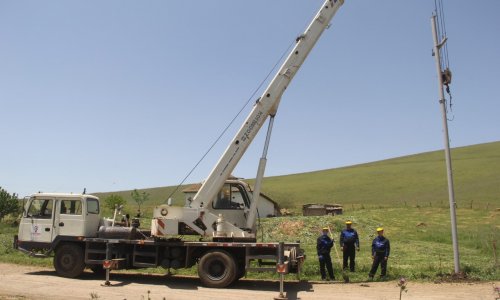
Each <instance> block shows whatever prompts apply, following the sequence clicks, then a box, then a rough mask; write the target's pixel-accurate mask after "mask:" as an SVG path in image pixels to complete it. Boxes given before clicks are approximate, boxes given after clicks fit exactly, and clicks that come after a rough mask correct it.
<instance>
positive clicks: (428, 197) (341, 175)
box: [0, 142, 500, 281]
mask: <svg viewBox="0 0 500 300" xmlns="http://www.w3.org/2000/svg"><path fill="white" fill-rule="evenodd" d="M452 158H453V169H454V180H455V194H456V202H457V207H458V209H457V222H458V237H459V250H460V261H461V269H462V270H463V271H465V272H466V274H467V277H468V278H469V279H478V280H499V279H500V272H499V270H500V267H499V263H498V258H497V256H498V255H499V253H498V250H496V247H500V245H499V244H498V243H499V240H500V221H499V214H500V142H495V143H488V144H481V145H474V146H469V147H463V148H456V149H453V150H452ZM250 182H251V181H250ZM173 189H174V187H165V188H155V189H147V190H144V191H146V192H148V193H150V195H151V200H150V201H149V202H147V203H146V206H145V213H146V215H151V210H152V208H153V207H154V206H155V205H157V204H159V203H163V202H164V200H165V198H166V197H167V196H168V195H169V193H170V191H172V190H173ZM263 192H264V193H265V194H266V195H268V196H270V197H271V198H272V199H273V200H274V201H276V202H278V203H279V204H280V206H281V207H284V208H287V209H289V210H291V211H292V212H294V215H293V216H290V217H279V218H269V219H262V220H261V225H262V226H261V230H260V231H259V239H260V240H264V241H296V240H300V241H301V244H302V246H303V247H304V248H305V249H306V254H307V260H306V263H305V265H304V269H303V273H302V278H303V279H310V280H317V279H319V275H318V262H317V257H316V253H315V241H316V237H317V235H318V234H319V229H320V228H321V227H322V226H323V225H325V224H328V225H330V226H332V228H333V230H334V232H335V233H334V235H335V236H334V237H335V239H336V240H338V235H339V230H340V229H341V228H342V227H343V221H344V220H345V219H347V218H348V219H352V220H353V221H354V222H355V224H354V227H355V228H356V229H357V230H358V232H359V234H360V238H361V251H360V252H359V253H357V272H356V273H354V274H349V277H350V279H351V281H364V280H366V278H367V273H368V270H369V267H370V264H371V258H370V252H369V251H370V249H369V248H370V245H371V240H372V239H373V237H374V236H375V232H374V231H375V228H376V227H378V226H383V227H384V228H385V229H386V236H387V237H388V238H389V239H390V240H391V247H392V254H391V257H390V260H389V267H388V270H389V271H388V273H389V278H390V279H391V278H392V279H395V278H399V277H400V276H405V277H407V278H410V279H418V280H436V279H440V278H443V276H445V277H446V275H447V274H450V273H452V271H453V251H452V247H451V230H450V215H449V209H448V193H447V182H446V169H445V163H444V153H443V151H437V152H429V153H423V154H418V155H412V156H407V157H401V158H395V159H390V160H385V161H380V162H374V163H368V164H362V165H356V166H351V167H345V168H339V169H329V170H323V171H317V172H311V173H304V174H295V175H288V176H279V177H269V178H265V179H264V183H263ZM108 194H109V193H101V194H98V195H99V196H100V197H101V199H102V198H104V197H105V196H106V195H108ZM117 194H121V195H122V196H123V197H124V198H125V199H126V200H127V201H128V203H127V207H126V210H128V211H129V212H134V211H135V205H134V203H133V202H132V199H131V197H130V191H123V192H117ZM174 199H175V200H176V202H174V204H178V205H181V204H183V199H184V197H183V195H182V193H181V192H177V193H176V194H175V195H174ZM306 203H339V204H342V205H343V206H344V214H343V215H339V216H333V217H332V216H324V217H303V216H300V212H301V207H302V205H303V204H306ZM107 215H109V212H107ZM144 223H148V222H147V220H145V222H144ZM0 226H1V227H0V261H2V262H15V263H22V264H37V265H45V266H50V265H51V261H50V260H48V259H32V258H28V257H26V256H24V255H22V254H20V253H17V252H16V251H14V250H12V246H11V243H12V235H13V234H15V232H16V228H15V227H10V226H8V225H7V224H0ZM337 249H338V248H337ZM332 258H334V261H335V264H334V268H335V269H336V273H337V274H336V276H337V278H341V276H340V274H339V273H338V269H339V268H338V267H339V264H338V261H337V259H336V255H335V251H332ZM148 271H151V270H148ZM155 271H158V272H163V271H162V270H155ZM179 273H183V274H185V273H188V274H189V273H191V274H193V271H182V272H179ZM250 276H251V277H259V276H262V275H259V274H252V275H250Z"/></svg>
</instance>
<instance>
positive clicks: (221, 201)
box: [212, 184, 246, 209]
mask: <svg viewBox="0 0 500 300" xmlns="http://www.w3.org/2000/svg"><path fill="white" fill-rule="evenodd" d="M245 195H246V193H245V191H244V189H242V188H241V187H240V186H238V185H231V184H225V185H224V186H223V187H222V189H221V190H220V192H219V193H218V194H217V196H216V199H215V201H214V202H212V207H213V208H214V209H244V208H245V200H244V199H245V198H244V196H245Z"/></svg>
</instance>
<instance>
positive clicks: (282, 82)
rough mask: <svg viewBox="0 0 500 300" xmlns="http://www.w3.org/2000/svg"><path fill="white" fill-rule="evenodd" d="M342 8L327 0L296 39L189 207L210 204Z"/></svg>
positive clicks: (339, 3)
mask: <svg viewBox="0 0 500 300" xmlns="http://www.w3.org/2000/svg"><path fill="white" fill-rule="evenodd" d="M342 4H344V0H326V1H325V2H324V3H323V5H322V7H321V8H320V10H319V11H318V13H317V14H316V16H315V17H314V19H313V20H312V22H311V23H310V24H309V26H308V27H307V29H306V31H305V32H304V33H303V34H302V35H301V36H299V37H298V38H297V44H296V45H295V47H294V48H293V50H292V51H291V52H290V54H289V55H288V57H287V59H286V60H285V62H284V63H283V65H282V66H281V68H280V69H279V71H278V73H277V74H276V75H275V76H274V78H273V80H272V81H271V82H270V84H269V86H268V87H267V89H266V90H265V91H264V93H263V94H262V96H261V97H260V98H259V100H258V101H257V102H256V103H255V105H254V107H253V109H252V111H251V113H250V115H249V116H248V117H247V119H246V120H245V122H244V123H243V125H242V126H241V128H240V130H239V131H238V133H236V135H235V137H234V138H233V140H232V141H231V143H230V144H229V146H228V147H227V149H226V151H225V152H224V154H223V155H222V157H221V158H220V160H219V162H218V163H217V165H215V167H214V168H213V170H212V171H211V173H210V175H209V176H208V178H207V179H206V181H205V182H204V183H203V185H202V187H201V188H200V190H199V191H198V193H197V194H196V195H195V196H194V199H193V202H192V204H191V207H193V208H195V207H208V206H209V205H210V204H211V202H212V200H213V199H214V197H215V196H216V195H217V193H218V192H219V191H220V190H221V188H222V186H223V185H224V182H225V181H226V179H227V178H228V177H229V175H230V174H231V173H232V172H233V170H234V168H235V167H236V165H237V164H238V162H239V161H240V159H241V157H242V156H243V154H244V153H245V151H246V150H247V148H248V146H249V145H250V143H251V142H252V141H253V139H254V138H255V136H256V135H257V133H258V132H259V130H260V129H261V127H262V125H263V124H264V123H265V121H266V119H267V118H268V117H269V116H270V115H275V114H276V111H277V109H278V105H279V102H280V99H281V96H282V95H283V93H284V92H285V89H286V88H287V86H288V84H289V83H290V81H291V80H292V79H293V77H294V76H295V74H296V73H297V71H298V70H299V68H300V67H301V66H302V64H303V63H304V60H305V59H306V57H307V55H308V54H309V52H310V51H311V49H312V48H313V47H314V45H315V44H316V42H317V41H318V39H319V37H320V36H321V34H322V33H323V31H324V30H325V29H326V28H328V27H329V26H330V21H331V20H332V18H333V16H334V15H335V13H336V12H337V10H338V9H339V7H340V6H342Z"/></svg>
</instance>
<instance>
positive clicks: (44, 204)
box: [27, 199, 54, 219]
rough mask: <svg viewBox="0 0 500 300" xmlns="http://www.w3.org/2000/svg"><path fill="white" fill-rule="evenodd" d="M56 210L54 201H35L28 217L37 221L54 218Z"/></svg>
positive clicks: (29, 209)
mask: <svg viewBox="0 0 500 300" xmlns="http://www.w3.org/2000/svg"><path fill="white" fill-rule="evenodd" d="M53 209H54V200H52V199H33V201H31V204H30V207H29V208H28V212H27V216H28V217H33V218H37V219H50V218H52V210H53Z"/></svg>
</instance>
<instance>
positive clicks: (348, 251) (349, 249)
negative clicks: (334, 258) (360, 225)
mask: <svg viewBox="0 0 500 300" xmlns="http://www.w3.org/2000/svg"><path fill="white" fill-rule="evenodd" d="M345 226H346V228H345V229H344V230H342V232H341V233H340V249H341V250H342V253H343V265H342V267H343V269H344V270H347V267H348V262H349V270H350V271H351V272H354V266H355V265H356V262H355V259H356V250H357V251H359V237H358V232H357V231H356V230H355V229H354V228H352V221H351V220H348V221H346V222H345Z"/></svg>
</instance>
